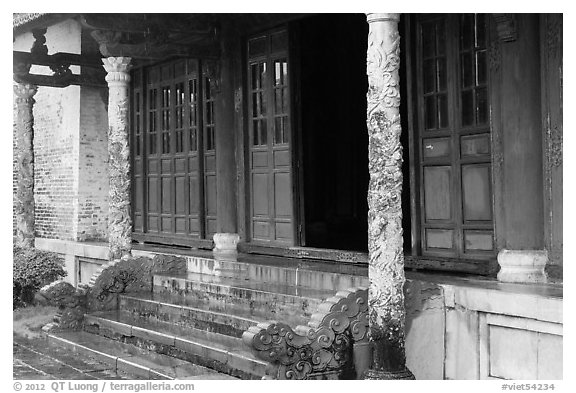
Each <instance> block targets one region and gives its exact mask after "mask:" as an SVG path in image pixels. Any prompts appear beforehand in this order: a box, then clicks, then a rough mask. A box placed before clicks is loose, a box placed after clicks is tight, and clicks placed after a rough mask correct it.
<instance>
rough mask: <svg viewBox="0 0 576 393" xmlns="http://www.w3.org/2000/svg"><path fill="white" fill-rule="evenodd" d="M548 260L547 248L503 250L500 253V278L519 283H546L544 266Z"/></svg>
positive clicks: (504, 280) (500, 279)
mask: <svg viewBox="0 0 576 393" xmlns="http://www.w3.org/2000/svg"><path fill="white" fill-rule="evenodd" d="M547 262H548V252H547V251H546V250H501V251H500V252H499V253H498V264H499V265H500V271H499V272H498V280H499V281H503V282H517V283H544V282H546V281H547V277H546V273H545V272H544V268H545V267H546V263H547Z"/></svg>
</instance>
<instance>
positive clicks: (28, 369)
mask: <svg viewBox="0 0 576 393" xmlns="http://www.w3.org/2000/svg"><path fill="white" fill-rule="evenodd" d="M55 312H56V309H55V308H53V307H40V306H36V307H26V308H22V309H18V310H15V311H14V312H13V325H12V327H13V335H12V337H13V344H12V355H13V359H12V364H13V374H12V376H13V379H15V380H16V379H57V380H72V379H74V380H77V379H84V380H94V379H141V378H140V377H137V376H135V375H128V374H117V373H116V372H115V371H113V368H112V366H111V365H109V364H106V363H102V362H99V361H97V360H93V359H90V358H87V357H85V356H78V354H75V353H72V352H70V351H69V350H68V349H65V348H62V347H59V346H57V345H55V344H53V343H50V342H49V341H48V340H47V339H46V338H45V336H44V334H43V332H42V326H44V325H45V324H46V323H48V322H50V321H51V320H52V319H53V317H54V314H55Z"/></svg>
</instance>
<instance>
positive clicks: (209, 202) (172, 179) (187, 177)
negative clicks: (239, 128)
mask: <svg viewBox="0 0 576 393" xmlns="http://www.w3.org/2000/svg"><path fill="white" fill-rule="evenodd" d="M132 77H133V78H132V83H131V104H132V105H131V111H132V113H131V115H132V122H131V132H132V138H131V149H132V164H133V166H132V178H133V181H132V190H133V192H132V199H133V200H132V206H133V207H132V214H133V223H134V224H133V228H134V234H133V236H134V238H135V239H137V240H140V241H150V242H157V243H167V244H185V245H189V244H191V243H193V242H194V239H210V238H211V236H212V234H214V233H215V231H216V156H215V155H216V152H215V140H214V132H215V124H214V100H213V97H212V94H211V84H210V78H209V77H208V76H207V75H206V73H205V72H203V70H202V64H201V62H200V61H198V60H192V59H188V60H185V59H182V60H177V61H172V62H167V63H162V64H159V65H154V66H149V67H144V68H139V69H136V70H134V71H133V74H132Z"/></svg>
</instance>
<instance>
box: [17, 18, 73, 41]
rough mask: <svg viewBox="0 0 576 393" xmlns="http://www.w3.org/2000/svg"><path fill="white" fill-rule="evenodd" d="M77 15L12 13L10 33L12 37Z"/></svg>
mask: <svg viewBox="0 0 576 393" xmlns="http://www.w3.org/2000/svg"><path fill="white" fill-rule="evenodd" d="M76 15H77V14H52V13H49V14H48V13H14V14H12V32H13V34H14V37H16V36H17V35H19V34H22V33H25V32H28V31H31V30H33V29H37V28H44V27H46V26H49V25H52V24H55V23H58V22H60V21H63V20H65V19H70V18H74V17H76Z"/></svg>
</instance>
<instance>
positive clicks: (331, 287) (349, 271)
mask: <svg viewBox="0 0 576 393" xmlns="http://www.w3.org/2000/svg"><path fill="white" fill-rule="evenodd" d="M245 258H247V259H248V261H243V259H245ZM187 268H188V271H189V272H191V273H197V274H203V275H210V276H214V277H223V278H233V279H241V280H250V281H251V282H258V283H270V284H275V285H286V286H289V287H298V288H300V289H302V288H313V289H315V290H328V291H337V290H339V289H346V288H352V287H367V286H369V281H368V271H367V268H366V267H365V266H354V265H349V264H343V265H342V264H340V265H335V264H328V263H321V262H309V261H308V262H306V261H295V262H293V263H291V264H290V265H289V266H287V263H286V258H279V257H256V256H242V258H241V259H240V261H239V260H226V259H220V260H213V259H207V258H188V260H187Z"/></svg>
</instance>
